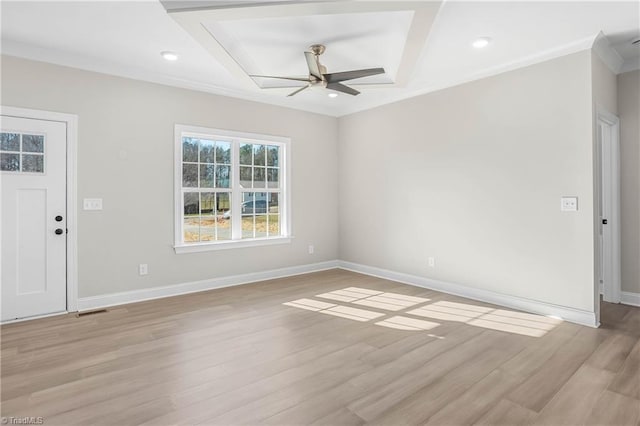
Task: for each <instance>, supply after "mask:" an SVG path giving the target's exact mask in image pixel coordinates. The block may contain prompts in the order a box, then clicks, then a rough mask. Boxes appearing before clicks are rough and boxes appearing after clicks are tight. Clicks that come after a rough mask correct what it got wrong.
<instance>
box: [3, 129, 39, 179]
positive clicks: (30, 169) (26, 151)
mask: <svg viewBox="0 0 640 426" xmlns="http://www.w3.org/2000/svg"><path fill="white" fill-rule="evenodd" d="M0 171H3V172H23V173H44V135H27V134H21V133H4V132H3V133H0Z"/></svg>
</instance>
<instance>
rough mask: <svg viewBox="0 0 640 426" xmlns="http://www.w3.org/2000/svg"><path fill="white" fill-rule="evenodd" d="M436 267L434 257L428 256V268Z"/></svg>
mask: <svg viewBox="0 0 640 426" xmlns="http://www.w3.org/2000/svg"><path fill="white" fill-rule="evenodd" d="M435 267H436V258H435V257H430V258H429V268H435Z"/></svg>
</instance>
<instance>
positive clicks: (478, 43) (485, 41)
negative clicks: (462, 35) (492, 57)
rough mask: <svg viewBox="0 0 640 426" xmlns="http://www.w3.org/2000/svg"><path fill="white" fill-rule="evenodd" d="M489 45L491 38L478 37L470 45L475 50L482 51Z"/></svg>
mask: <svg viewBox="0 0 640 426" xmlns="http://www.w3.org/2000/svg"><path fill="white" fill-rule="evenodd" d="M489 43H491V38H489V37H478V38H477V39H475V40H474V41H473V43H471V45H472V46H473V47H475V48H476V49H483V48H485V47H487V46H488V45H489Z"/></svg>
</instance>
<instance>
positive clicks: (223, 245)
mask: <svg viewBox="0 0 640 426" xmlns="http://www.w3.org/2000/svg"><path fill="white" fill-rule="evenodd" d="M291 240H292V237H278V238H260V239H254V240H244V241H242V240H241V241H218V242H215V243H194V244H181V245H176V246H173V249H174V250H175V251H176V254H184V253H199V252H203V251H216V250H229V249H237V248H244V247H260V246H272V245H276V244H288V243H290V242H291Z"/></svg>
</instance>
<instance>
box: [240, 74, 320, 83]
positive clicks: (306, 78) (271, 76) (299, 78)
mask: <svg viewBox="0 0 640 426" xmlns="http://www.w3.org/2000/svg"><path fill="white" fill-rule="evenodd" d="M249 77H259V78H277V79H279V80H293V81H307V82H308V81H309V77H280V76H275V75H249Z"/></svg>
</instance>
